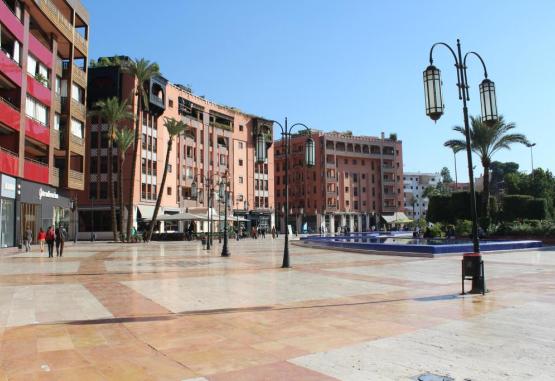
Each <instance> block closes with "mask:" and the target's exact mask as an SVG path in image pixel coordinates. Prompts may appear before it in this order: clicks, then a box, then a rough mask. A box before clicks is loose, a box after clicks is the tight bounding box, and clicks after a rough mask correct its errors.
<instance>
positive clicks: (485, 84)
mask: <svg viewBox="0 0 555 381" xmlns="http://www.w3.org/2000/svg"><path fill="white" fill-rule="evenodd" d="M439 45H441V46H444V47H446V48H447V49H449V51H450V52H451V53H452V55H453V58H454V59H455V68H456V70H457V87H458V90H459V99H460V100H462V103H463V117H464V131H465V138H466V156H467V160H468V178H469V182H470V204H471V205H470V207H471V216H472V244H473V249H474V253H473V256H474V257H477V258H475V260H476V262H477V263H481V255H480V241H479V237H478V210H477V207H476V192H475V188H474V170H473V165H472V147H471V141H470V123H469V118H468V107H467V101H469V100H470V96H469V93H468V89H469V86H468V76H467V73H466V69H467V66H466V60H467V58H468V57H469V56H475V57H476V58H478V59H479V61H480V63H481V64H482V67H483V69H484V79H483V80H482V82H481V83H480V86H479V90H480V104H481V111H482V121H483V122H484V123H485V124H487V125H492V124H494V123H495V122H497V120H498V114H497V100H496V95H495V84H494V83H493V82H492V81H491V80H490V79H488V72H487V69H486V64H485V63H484V60H483V59H482V57H481V56H480V55H479V54H478V53H476V52H473V51H470V52H468V53H466V54H465V55H464V57H463V55H462V53H461V43H460V40H458V39H457V52H456V53H455V50H453V48H451V47H450V46H449V45H448V44H446V43H444V42H438V43H435V44H433V45H432V47H431V49H430V65H429V66H428V67H427V68H426V70H424V73H423V75H424V94H425V105H426V115H428V116H429V117H430V118H431V119H432V120H433V121H437V120H438V119H439V118H440V117H441V116H442V115H443V112H444V109H445V106H444V104H443V95H442V91H441V85H442V81H441V72H440V70H439V69H438V68H437V67H435V66H434V64H433V56H432V54H433V51H434V48H435V47H436V46H439ZM483 291H484V282H483V279H480V278H479V277H473V280H472V291H471V293H479V292H480V293H481V292H483Z"/></svg>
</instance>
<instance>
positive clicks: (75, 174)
mask: <svg viewBox="0 0 555 381" xmlns="http://www.w3.org/2000/svg"><path fill="white" fill-rule="evenodd" d="M69 178H70V179H71V180H77V181H83V179H84V178H85V174H84V173H83V172H79V171H75V170H73V169H70V170H69Z"/></svg>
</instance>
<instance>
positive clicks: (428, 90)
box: [424, 65, 445, 121]
mask: <svg viewBox="0 0 555 381" xmlns="http://www.w3.org/2000/svg"><path fill="white" fill-rule="evenodd" d="M424 99H425V103H426V115H428V116H429V117H430V119H432V120H433V121H436V120H438V119H439V118H441V116H442V115H443V110H444V108H445V107H444V106H443V96H442V94H441V72H440V70H439V69H438V68H437V67H435V66H434V65H430V66H428V67H427V68H426V70H424Z"/></svg>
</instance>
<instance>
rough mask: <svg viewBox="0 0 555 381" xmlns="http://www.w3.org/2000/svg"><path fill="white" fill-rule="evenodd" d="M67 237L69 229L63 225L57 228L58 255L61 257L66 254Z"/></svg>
mask: <svg viewBox="0 0 555 381" xmlns="http://www.w3.org/2000/svg"><path fill="white" fill-rule="evenodd" d="M66 238H67V231H66V229H65V228H64V226H63V225H60V226H59V227H58V228H57V229H56V256H57V257H61V256H62V255H63V254H64V243H65V241H66Z"/></svg>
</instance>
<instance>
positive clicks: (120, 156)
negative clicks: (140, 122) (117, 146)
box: [118, 150, 125, 241]
mask: <svg viewBox="0 0 555 381" xmlns="http://www.w3.org/2000/svg"><path fill="white" fill-rule="evenodd" d="M118 158H119V171H118V183H119V234H120V235H121V240H122V241H123V211H124V207H123V186H122V185H123V162H124V161H125V156H123V154H122V153H121V150H118Z"/></svg>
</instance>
